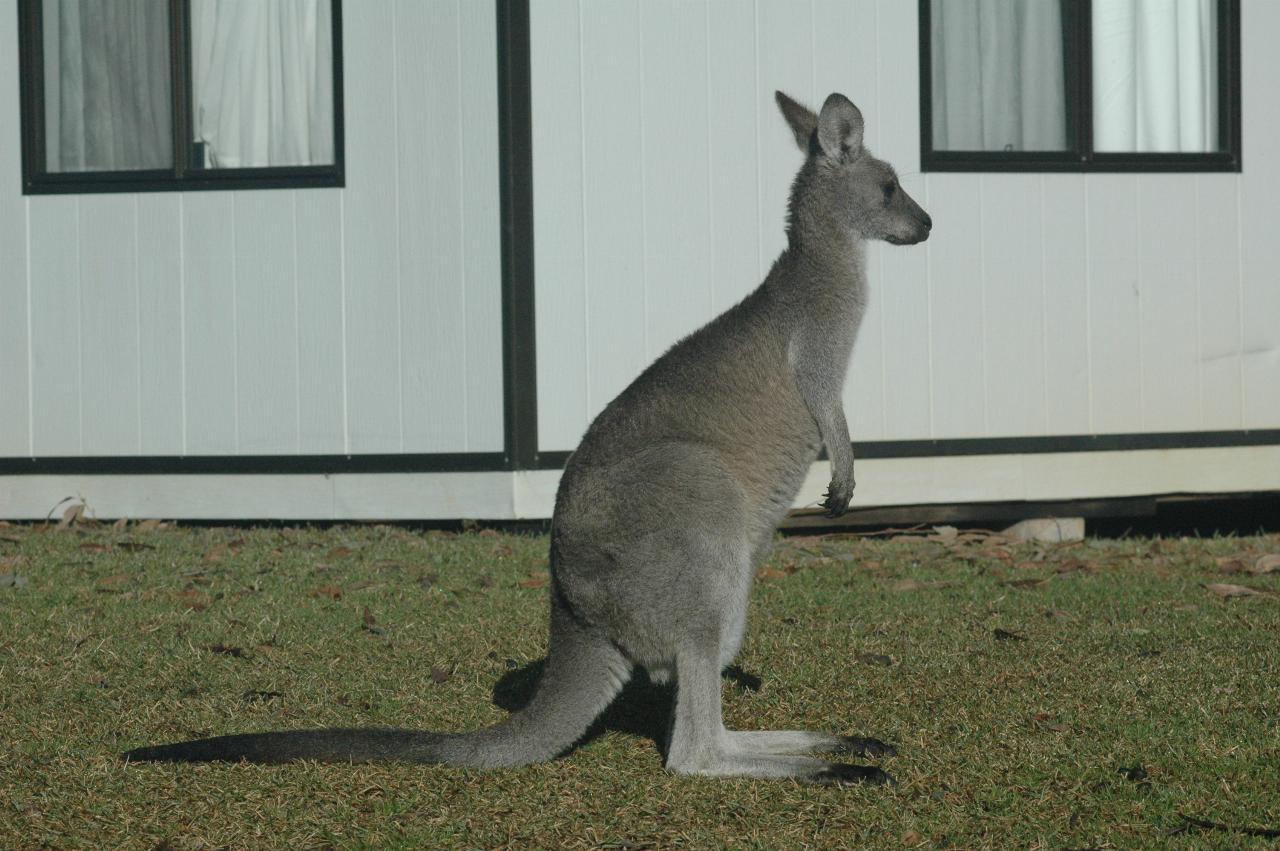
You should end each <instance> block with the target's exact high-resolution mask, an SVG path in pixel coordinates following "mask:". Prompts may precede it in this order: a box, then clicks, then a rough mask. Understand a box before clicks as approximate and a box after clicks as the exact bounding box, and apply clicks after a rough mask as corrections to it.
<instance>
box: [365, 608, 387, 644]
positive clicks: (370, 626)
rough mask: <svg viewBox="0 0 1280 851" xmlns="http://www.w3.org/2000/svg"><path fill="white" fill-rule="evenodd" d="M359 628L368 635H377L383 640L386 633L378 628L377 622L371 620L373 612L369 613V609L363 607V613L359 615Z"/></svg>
mask: <svg viewBox="0 0 1280 851" xmlns="http://www.w3.org/2000/svg"><path fill="white" fill-rule="evenodd" d="M360 628H361V629H363V630H364V631H365V632H367V633H369V634H370V635H377V636H379V637H383V638H385V637H386V635H387V631H386V630H385V629H383V628H382V627H380V626H378V622H377V621H375V620H374V619H373V612H371V611H369V607H368V606H365V607H364V612H363V613H362V614H361V615H360Z"/></svg>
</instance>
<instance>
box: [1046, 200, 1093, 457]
mask: <svg viewBox="0 0 1280 851" xmlns="http://www.w3.org/2000/svg"><path fill="white" fill-rule="evenodd" d="M1040 179H1041V181H1042V185H1043V187H1044V192H1043V196H1042V199H1041V200H1042V212H1043V216H1044V218H1043V221H1044V228H1043V233H1044V235H1043V238H1042V240H1041V242H1040V251H1041V253H1042V263H1043V266H1044V332H1043V333H1044V341H1043V345H1044V381H1045V418H1046V428H1047V429H1048V431H1049V433H1051V434H1088V433H1089V317H1088V304H1089V298H1088V296H1089V293H1088V260H1087V257H1088V252H1087V251H1086V247H1087V241H1086V237H1085V201H1084V199H1085V192H1084V179H1083V178H1082V177H1080V176H1079V175H1041V177H1040Z"/></svg>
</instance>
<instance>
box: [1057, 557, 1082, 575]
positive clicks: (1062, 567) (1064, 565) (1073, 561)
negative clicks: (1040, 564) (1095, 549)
mask: <svg viewBox="0 0 1280 851" xmlns="http://www.w3.org/2000/svg"><path fill="white" fill-rule="evenodd" d="M1053 569H1054V571H1055V572H1056V573H1071V572H1073V571H1076V570H1088V569H1089V565H1087V564H1085V563H1084V562H1083V561H1081V560H1080V559H1078V558H1076V557H1075V556H1068V557H1067V558H1064V559H1063V560H1062V561H1060V562H1058V563H1057V564H1056V565H1054V568H1053Z"/></svg>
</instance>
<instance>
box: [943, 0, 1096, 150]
mask: <svg viewBox="0 0 1280 851" xmlns="http://www.w3.org/2000/svg"><path fill="white" fill-rule="evenodd" d="M1097 1H1098V0H1095V3H1096V2H1097ZM1104 2H1105V0H1104ZM931 22H932V25H931V30H932V31H931V34H930V37H931V39H932V43H933V51H932V57H933V76H932V83H933V147H934V148H935V149H936V150H943V151H945V150H952V151H1060V150H1063V149H1064V148H1065V147H1066V90H1065V88H1064V85H1063V60H1062V14H1061V6H1060V0H934V2H933V5H932V7H931Z"/></svg>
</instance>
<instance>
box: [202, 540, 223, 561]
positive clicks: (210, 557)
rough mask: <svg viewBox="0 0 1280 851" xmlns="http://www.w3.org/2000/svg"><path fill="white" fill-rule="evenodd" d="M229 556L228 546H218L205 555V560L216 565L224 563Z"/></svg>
mask: <svg viewBox="0 0 1280 851" xmlns="http://www.w3.org/2000/svg"><path fill="white" fill-rule="evenodd" d="M226 555H227V545H226V544H218V545H217V546H215V547H213V548H212V549H210V550H209V551H208V552H207V553H205V554H204V560H205V563H207V564H214V563H216V562H219V561H222V560H223V559H224V558H225V557H226Z"/></svg>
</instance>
